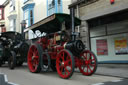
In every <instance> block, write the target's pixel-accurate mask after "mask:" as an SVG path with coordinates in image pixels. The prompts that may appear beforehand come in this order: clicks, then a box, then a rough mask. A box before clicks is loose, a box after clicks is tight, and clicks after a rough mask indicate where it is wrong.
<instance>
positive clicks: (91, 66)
mask: <svg viewBox="0 0 128 85" xmlns="http://www.w3.org/2000/svg"><path fill="white" fill-rule="evenodd" d="M79 69H80V72H81V73H82V74H83V75H86V76H90V75H92V74H93V73H95V71H96V69H97V58H96V56H95V54H94V53H93V52H91V51H89V50H85V51H83V52H82V53H81V55H80V61H79Z"/></svg>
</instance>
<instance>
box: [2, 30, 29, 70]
mask: <svg viewBox="0 0 128 85" xmlns="http://www.w3.org/2000/svg"><path fill="white" fill-rule="evenodd" d="M28 48H29V45H28V44H27V43H25V41H24V38H23V37H22V35H21V34H20V33H18V32H13V31H9V32H4V33H1V34H0V67H1V66H2V65H3V64H5V63H6V62H8V66H9V68H10V69H14V68H15V66H22V64H23V62H24V61H25V60H26V59H27V52H28Z"/></svg>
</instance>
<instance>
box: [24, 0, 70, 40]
mask: <svg viewBox="0 0 128 85" xmlns="http://www.w3.org/2000/svg"><path fill="white" fill-rule="evenodd" d="M22 3H23V5H22V10H23V20H25V21H26V23H27V25H26V27H29V26H31V25H32V24H34V23H37V22H38V21H40V20H42V19H44V18H46V17H47V16H50V15H52V14H53V13H69V10H68V5H69V4H71V0H23V2H22ZM28 34H29V35H28V38H29V39H32V38H35V37H36V35H35V34H34V33H33V32H32V31H29V33H28Z"/></svg>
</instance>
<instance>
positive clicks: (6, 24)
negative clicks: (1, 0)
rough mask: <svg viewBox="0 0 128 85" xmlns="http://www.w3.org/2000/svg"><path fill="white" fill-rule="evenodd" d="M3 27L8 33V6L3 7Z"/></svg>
mask: <svg viewBox="0 0 128 85" xmlns="http://www.w3.org/2000/svg"><path fill="white" fill-rule="evenodd" d="M4 10H5V27H6V31H9V30H10V29H9V20H8V16H9V4H8V5H6V6H5V9H4Z"/></svg>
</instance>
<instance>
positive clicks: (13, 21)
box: [10, 19, 16, 31]
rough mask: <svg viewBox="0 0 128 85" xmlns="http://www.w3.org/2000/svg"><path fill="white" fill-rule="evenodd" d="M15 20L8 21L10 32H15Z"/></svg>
mask: <svg viewBox="0 0 128 85" xmlns="http://www.w3.org/2000/svg"><path fill="white" fill-rule="evenodd" d="M15 27H16V19H11V20H10V31H16V29H15Z"/></svg>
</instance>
